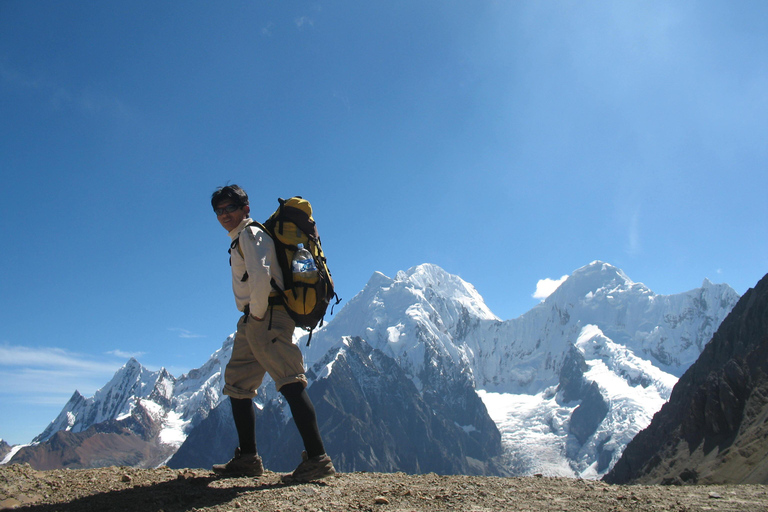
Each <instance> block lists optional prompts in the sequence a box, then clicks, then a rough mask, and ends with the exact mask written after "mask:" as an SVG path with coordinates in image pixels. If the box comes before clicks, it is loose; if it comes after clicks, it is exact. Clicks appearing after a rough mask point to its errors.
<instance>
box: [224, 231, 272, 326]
mask: <svg viewBox="0 0 768 512" xmlns="http://www.w3.org/2000/svg"><path fill="white" fill-rule="evenodd" d="M229 237H230V238H231V239H232V241H234V240H235V239H236V238H238V237H240V240H239V244H240V248H241V249H242V255H241V254H240V251H238V250H237V249H233V250H232V251H230V261H231V263H232V291H233V292H234V294H235V302H236V303H237V309H238V310H240V311H245V305H246V304H250V312H251V314H252V315H253V316H256V317H258V318H264V315H265V314H266V312H267V307H268V306H269V302H268V301H269V294H270V292H271V291H272V285H271V283H270V281H271V279H272V278H274V279H275V282H276V283H277V285H278V286H279V287H280V288H283V272H282V270H280V264H279V263H278V261H277V253H276V252H275V243H274V241H273V240H272V238H271V237H270V236H269V235H268V234H267V233H266V232H265V231H264V230H262V229H261V228H260V227H259V226H257V225H256V224H253V219H251V218H249V217H248V218H245V219H243V221H242V222H241V223H240V225H239V226H237V227H236V228H235V229H233V230H232V231H230V232H229ZM246 271H247V272H248V279H247V280H245V281H243V280H242V279H243V275H244V274H245V272H246Z"/></svg>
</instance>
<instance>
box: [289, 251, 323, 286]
mask: <svg viewBox="0 0 768 512" xmlns="http://www.w3.org/2000/svg"><path fill="white" fill-rule="evenodd" d="M291 271H292V272H293V278H294V279H297V278H299V279H314V278H316V277H317V265H316V264H315V259H314V258H313V257H312V254H310V252H309V251H308V250H307V249H305V248H304V244H299V247H298V249H296V252H295V253H294V254H293V259H292V260H291Z"/></svg>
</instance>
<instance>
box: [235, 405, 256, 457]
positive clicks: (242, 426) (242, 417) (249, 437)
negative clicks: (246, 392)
mask: <svg viewBox="0 0 768 512" xmlns="http://www.w3.org/2000/svg"><path fill="white" fill-rule="evenodd" d="M229 401H230V403H231V404H232V418H234V420H235V428H236V429H237V437H238V440H239V441H240V453H256V411H254V410H253V400H251V399H250V398H232V397H229Z"/></svg>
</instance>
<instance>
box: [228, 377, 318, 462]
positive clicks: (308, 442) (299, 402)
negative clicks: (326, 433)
mask: <svg viewBox="0 0 768 512" xmlns="http://www.w3.org/2000/svg"><path fill="white" fill-rule="evenodd" d="M280 393H282V394H283V396H284V397H285V400H286V401H287V402H288V405H289V406H290V408H291V414H292V415H293V421H294V422H295V423H296V427H297V428H298V429H299V434H300V435H301V439H302V440H303V441H304V449H305V450H307V456H308V457H309V458H312V457H317V456H318V455H323V454H325V447H324V446H323V440H322V438H321V437H320V429H319V428H318V426H317V414H316V413H315V406H314V405H313V404H312V401H311V400H310V399H309V395H308V394H307V390H306V389H304V385H303V384H302V383H301V382H293V383H291V384H286V385H285V386H283V387H281V388H280ZM240 446H242V445H240Z"/></svg>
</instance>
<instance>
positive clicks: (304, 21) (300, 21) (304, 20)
mask: <svg viewBox="0 0 768 512" xmlns="http://www.w3.org/2000/svg"><path fill="white" fill-rule="evenodd" d="M305 25H308V26H310V27H312V26H314V25H315V20H313V19H311V18H308V17H307V16H302V17H301V18H296V26H297V27H299V28H300V29H303V28H304V26H305Z"/></svg>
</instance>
